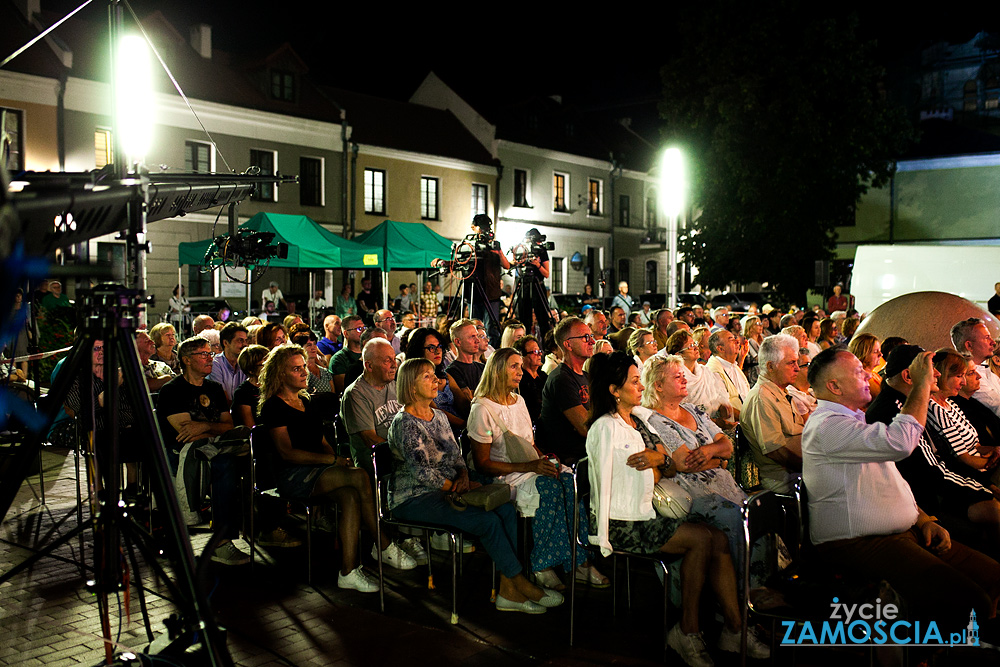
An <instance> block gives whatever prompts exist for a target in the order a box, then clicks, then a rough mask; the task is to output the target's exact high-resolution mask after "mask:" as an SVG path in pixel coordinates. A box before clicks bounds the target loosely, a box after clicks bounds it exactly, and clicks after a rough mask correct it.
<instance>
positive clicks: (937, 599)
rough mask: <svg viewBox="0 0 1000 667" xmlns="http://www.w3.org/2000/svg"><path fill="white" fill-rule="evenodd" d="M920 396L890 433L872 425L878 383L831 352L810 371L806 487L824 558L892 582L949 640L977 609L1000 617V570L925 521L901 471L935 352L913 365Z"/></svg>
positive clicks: (812, 529)
mask: <svg viewBox="0 0 1000 667" xmlns="http://www.w3.org/2000/svg"><path fill="white" fill-rule="evenodd" d="M908 370H909V375H910V377H911V378H912V380H913V388H912V389H911V391H910V395H909V396H908V397H907V399H906V402H905V403H904V404H903V407H902V409H901V410H900V414H899V415H897V416H896V418H895V419H893V420H892V423H890V424H889V425H888V426H887V425H885V424H881V423H876V424H866V423H865V417H864V413H863V412H861V408H862V407H864V406H865V405H867V404H868V402H869V401H870V400H871V392H870V391H869V386H868V374H867V373H866V372H865V370H864V369H863V368H862V367H861V362H860V361H859V360H858V358H857V357H855V356H854V355H853V354H851V353H849V352H848V351H846V350H844V349H843V348H836V347H833V348H829V349H827V350H823V351H822V352H820V353H819V354H818V355H816V357H815V358H814V359H813V360H812V363H811V364H810V367H809V384H810V385H812V388H813V391H815V393H816V398H817V399H818V407H817V408H816V411H815V412H813V414H812V416H811V417H810V418H809V420H808V421H807V422H806V425H805V428H804V430H803V432H802V479H803V481H804V482H805V485H806V488H807V489H808V498H809V515H810V526H809V535H810V537H811V538H812V541H813V543H814V544H816V546H817V550H818V552H819V553H820V555H821V556H822V557H823V558H824V559H826V560H828V561H829V562H831V563H834V564H836V565H837V566H841V567H842V566H847V567H851V568H852V569H855V570H857V571H858V572H860V573H861V574H863V575H864V576H867V577H871V578H875V579H885V580H887V581H888V582H889V583H890V584H891V585H892V587H893V588H894V589H895V590H896V591H897V592H898V593H899V594H901V595H902V596H903V599H904V600H906V603H907V607H908V609H909V610H910V612H911V616H912V617H914V618H919V619H927V620H936V621H938V622H939V623H940V624H941V627H942V631H947V630H955V629H958V628H960V627H961V626H962V625H964V622H965V620H966V619H968V615H969V610H970V609H973V608H974V609H975V610H976V612H977V613H978V614H979V615H980V616H981V617H983V618H992V617H993V616H994V615H995V613H996V604H997V600H998V598H1000V563H997V562H996V561H994V560H993V559H991V558H989V557H988V556H986V555H984V554H981V553H979V552H978V551H975V550H973V549H970V548H969V547H966V546H965V545H962V544H959V543H958V542H954V541H952V540H951V536H950V535H949V534H948V531H947V530H945V529H944V528H943V527H941V526H940V525H939V524H938V523H937V518H936V517H933V516H929V515H927V514H926V513H925V512H923V511H922V510H921V509H920V508H919V507H918V506H917V503H916V501H915V500H914V497H913V493H912V491H911V490H910V487H909V485H908V484H907V483H906V481H905V480H904V479H903V476H902V475H901V474H900V473H899V471H898V470H897V469H896V466H895V465H894V463H895V462H896V461H901V460H903V459H905V458H907V457H908V456H910V454H912V453H913V451H914V450H915V449H916V448H917V446H918V444H919V442H920V437H921V435H922V433H923V427H924V423H925V422H926V419H927V405H928V403H929V402H930V391H931V388H932V386H933V384H934V369H933V367H932V365H931V353H930V352H924V353H921V354H919V355H917V356H916V358H915V359H914V360H913V362H912V363H911V364H910V366H909V368H908Z"/></svg>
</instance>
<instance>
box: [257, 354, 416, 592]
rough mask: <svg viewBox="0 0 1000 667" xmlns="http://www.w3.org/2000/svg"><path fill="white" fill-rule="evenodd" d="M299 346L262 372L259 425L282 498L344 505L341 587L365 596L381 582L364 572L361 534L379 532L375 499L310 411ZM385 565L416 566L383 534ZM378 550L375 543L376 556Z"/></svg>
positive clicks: (277, 357) (365, 480)
mask: <svg viewBox="0 0 1000 667" xmlns="http://www.w3.org/2000/svg"><path fill="white" fill-rule="evenodd" d="M307 363H308V362H307V361H306V352H305V350H303V349H302V348H301V347H299V346H298V345H285V346H282V347H278V348H275V349H274V350H272V351H271V353H270V354H269V355H268V357H267V360H266V361H265V362H264V368H263V370H262V371H261V373H260V403H259V413H260V420H261V422H262V423H263V424H264V425H265V426H266V427H267V429H268V431H269V432H270V435H271V442H272V443H273V445H274V450H275V451H276V452H277V453H278V458H277V460H276V461H275V464H276V468H277V470H276V478H277V485H278V491H279V493H281V495H282V496H286V497H289V498H298V499H302V500H306V499H315V498H319V497H322V498H325V499H327V500H329V501H330V502H331V503H336V504H338V505H339V506H340V512H341V514H340V525H339V528H340V543H341V545H342V546H343V548H342V550H341V553H342V557H341V558H342V561H341V568H340V574H338V576H337V586H338V587H340V588H352V589H354V590H357V591H360V592H362V593H375V592H376V591H378V581H377V580H375V579H374V578H373V577H372V576H371V575H369V574H368V573H367V572H365V571H364V570H363V569H362V568H361V562H360V554H359V552H358V551H359V550H358V536H359V535H358V531H359V530H360V528H361V524H362V523H363V524H364V526H365V528H367V529H368V532H369V533H371V534H372V535H375V534H377V533H376V528H377V527H376V525H375V521H376V518H375V500H374V498H373V497H372V487H371V483H370V482H369V481H368V474H367V473H366V472H365V471H364V470H361V469H360V468H355V467H354V466H353V465H352V464H351V460H350V459H349V458H347V457H343V456H338V455H337V454H335V453H334V451H333V447H331V446H330V443H329V442H327V440H326V438H325V437H324V436H323V421H322V418H321V417H320V416H319V415H318V414H316V413H315V412H314V411H310V410H309V394H308V392H307V391H306V388H307V387H308V384H309V368H308V365H307ZM381 547H382V549H381V556H382V562H383V563H388V564H389V565H392V566H394V567H397V568H399V569H405V570H409V569H413V568H414V567H416V563H415V562H414V561H413V559H412V558H411V557H409V555H407V554H406V553H405V552H403V550H402V549H400V548H399V547H398V546H397V545H395V544H392V543H391V542H390V541H389V540H388V538H386V536H385V535H384V534H383V535H382V545H381ZM378 557H379V549H377V548H376V547H375V545H372V558H378Z"/></svg>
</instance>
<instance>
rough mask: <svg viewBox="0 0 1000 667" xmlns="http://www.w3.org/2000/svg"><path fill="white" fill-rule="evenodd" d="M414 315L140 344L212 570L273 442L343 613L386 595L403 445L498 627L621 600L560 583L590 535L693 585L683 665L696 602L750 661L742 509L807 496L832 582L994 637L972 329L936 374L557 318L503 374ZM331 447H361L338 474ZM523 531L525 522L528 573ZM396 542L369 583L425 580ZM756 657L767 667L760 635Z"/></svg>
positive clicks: (801, 339)
mask: <svg viewBox="0 0 1000 667" xmlns="http://www.w3.org/2000/svg"><path fill="white" fill-rule="evenodd" d="M403 287H406V286H402V287H401V295H403V296H406V295H407V294H408V291H407V290H404V289H403ZM414 291H415V288H414ZM425 292H426V293H427V294H429V295H431V296H430V297H429V299H428V301H431V300H433V295H432V291H431V290H430V289H425ZM622 295H623V297H625V296H627V286H626V290H625V292H623V293H622ZM400 301H401V302H403V303H410V300H409V299H402V297H401V299H400ZM412 304H413V305H412V309H411V310H404V311H402V312H401V313H399V314H398V316H399V317H400V320H401V322H402V324H403V325H404V326H403V327H402V328H401V329H400V330H397V328H396V317H397V314H394V313H393V312H392V311H390V310H377V311H372V312H371V313H370V316H371V320H370V321H371V325H370V326H366V325H365V323H364V320H363V318H362V317H361V316H359V315H356V314H353V312H350V313H348V312H345V313H344V315H343V317H340V316H338V315H329V316H327V317H326V318H325V319H324V321H323V323H322V324H323V331H322V335H321V336H318V335H317V333H314V332H313V331H311V330H310V328H309V326H308V325H307V324H305V323H302V322H301V321H296V322H289V323H288V326H287V328H286V326H285V324H283V323H278V322H268V323H266V324H263V325H261V324H260V323H259V322H258V323H254V322H253V321H245V322H244V323H242V324H241V323H229V324H226V325H225V326H224V327H222V328H221V330H220V331H219V332H218V342H217V343H216V344H215V345H216V349H215V350H214V351H213V343H212V342H211V341H210V340H209V339H208V338H207V337H205V336H201V335H199V336H195V337H192V338H189V339H187V340H185V341H183V342H181V343H180V345H179V346H178V345H176V336H175V334H174V332H173V329H172V327H171V325H169V324H168V325H165V326H164V325H157V326H156V327H153V329H152V330H150V332H149V333H148V334H147V333H146V332H144V331H143V332H140V333H139V335H138V341H137V342H138V349H139V353H140V360H141V361H142V365H143V368H144V370H145V371H146V378H147V382H148V383H149V388H150V390H151V391H158V392H159V398H158V403H157V413H158V417H159V422H160V428H161V430H162V433H163V435H164V437H165V438H166V439H167V440H168V441H172V442H173V447H172V449H173V450H175V451H176V457H175V460H174V461H173V464H174V465H175V469H176V470H177V471H178V472H177V475H178V479H179V480H182V481H183V478H184V472H183V470H184V467H185V464H184V461H185V459H186V458H188V457H189V456H194V455H195V452H198V455H199V456H202V457H205V458H208V459H209V466H210V469H211V476H212V512H213V518H214V520H215V522H216V523H217V524H218V525H222V526H224V527H225V530H224V532H223V534H222V536H221V537H222V539H223V542H222V543H221V544H220V546H219V547H218V548H217V549H216V551H215V553H214V555H213V560H216V561H219V562H222V563H226V564H240V563H243V562H246V560H247V559H248V557H247V555H246V554H244V553H243V552H242V551H240V550H239V549H238V548H237V547H236V545H235V544H234V543H233V541H232V540H233V539H234V538H235V537H236V536H237V535H238V530H239V526H240V525H241V521H240V517H239V516H238V515H239V512H240V507H239V500H238V497H237V496H238V491H237V488H238V486H237V479H238V475H239V474H240V465H241V464H240V461H239V459H240V456H241V454H242V452H241V450H240V449H239V447H238V446H236V445H235V444H234V443H236V442H238V441H240V440H242V439H245V437H246V431H245V430H242V431H241V430H239V429H240V428H243V427H253V426H256V425H260V424H263V425H264V427H265V428H266V430H267V433H268V434H269V436H270V437H269V440H270V442H271V444H272V449H273V452H272V454H273V466H272V468H273V472H274V474H275V478H276V483H277V488H278V490H279V493H280V494H281V496H282V497H283V498H289V499H299V500H309V501H311V502H317V501H318V502H320V504H321V505H323V504H328V505H330V506H331V507H332V506H336V507H337V508H339V513H340V518H339V524H338V526H337V529H338V531H339V536H340V543H341V549H342V554H341V563H340V574H339V576H338V584H339V585H340V586H341V587H343V588H352V589H356V590H359V591H363V592H371V591H376V590H377V589H378V585H377V581H374V580H373V579H372V577H371V576H370V575H369V574H367V573H366V571H365V570H364V568H363V567H362V565H361V550H360V546H359V532H360V529H361V528H364V529H365V530H366V531H368V533H370V536H371V538H374V536H375V534H376V533H375V527H376V524H375V522H376V521H377V518H376V512H375V505H374V500H373V487H372V476H371V475H372V472H373V470H372V468H373V465H372V451H373V447H375V446H376V445H378V444H379V443H382V442H385V441H388V443H389V448H390V450H391V452H392V456H393V459H394V463H395V474H394V475H393V477H392V480H391V484H390V494H389V505H390V508H391V510H392V512H393V514H394V515H395V516H396V517H398V518H400V519H404V520H413V521H420V522H427V523H432V524H437V525H440V526H442V527H451V528H456V529H460V530H461V531H463V532H465V533H467V534H469V535H472V536H474V537H475V538H476V539H477V540H478V541H479V543H480V544H481V545H482V547H483V548H484V549H485V551H486V552H487V554H489V556H490V557H491V558H492V559H493V560H494V562H495V563H496V566H497V569H499V570H500V588H499V594H498V596H497V601H496V607H497V609H498V610H502V611H517V612H525V613H531V614H540V613H544V612H545V611H546V610H547V609H548V608H550V607H554V606H557V605H559V604H560V603H561V602H562V601H563V596H562V594H561V593H560V592H559V591H561V590H563V589H564V588H565V586H566V582H565V580H564V578H565V577H570V576H572V577H574V578H576V580H577V581H579V582H582V583H584V584H587V585H590V586H595V587H602V586H607V585H608V583H609V582H608V578H607V577H606V576H605V575H604V574H602V573H601V572H600V571H598V569H597V568H596V567H595V566H594V564H593V562H592V561H591V554H590V553H589V552H588V551H587V550H586V549H580V550H578V554H577V558H576V561H575V562H574V561H573V559H572V558H571V551H570V545H571V541H572V540H573V539H574V537H573V535H572V534H571V533H572V529H571V527H572V525H573V521H572V519H573V516H574V513H576V515H577V516H580V517H581V521H580V523H581V525H582V526H584V527H587V526H588V525H589V527H590V538H589V539H590V542H591V544H593V545H594V547H595V548H596V552H595V555H596V553H597V552H599V553H600V554H602V555H604V556H608V555H610V554H611V553H612V552H613V551H617V550H624V551H632V552H642V553H657V552H660V553H664V554H668V555H671V556H676V558H677V559H679V563H680V609H681V617H680V622H679V623H678V624H677V625H676V626H675V627H674V628H673V629H672V630H671V631H670V633H669V635H668V643H669V645H670V646H671V647H672V648H674V650H676V651H677V652H678V653H679V654H680V655H681V657H682V658H683V659H684V661H685V662H686V663H687V664H689V665H696V666H704V665H711V664H712V658H711V656H710V655H709V652H708V649H707V647H706V645H705V642H704V640H703V638H702V634H701V624H702V622H703V621H704V619H705V617H706V616H705V615H704V614H701V613H700V612H699V604H700V603H702V602H703V601H704V599H703V596H702V590H703V589H705V588H708V589H709V590H710V591H711V593H712V595H713V597H714V599H715V601H716V602H717V604H718V608H719V611H720V612H721V618H722V628H721V629H720V631H719V635H718V636H719V639H718V647H719V649H720V650H723V651H735V652H739V651H740V637H741V626H742V618H741V612H740V603H739V597H738V589H739V588H740V587H742V585H743V584H742V582H739V583H738V577H737V572H742V570H743V562H744V560H745V559H746V558H747V554H746V548H745V546H744V543H743V534H742V530H743V528H742V520H743V519H742V514H741V508H742V504H743V503H744V501H745V500H746V498H747V491H748V490H749V491H753V490H757V489H758V488H763V489H766V490H770V491H773V492H775V493H779V494H791V493H793V491H794V488H795V486H796V484H797V483H799V481H800V480H801V481H802V482H804V483H805V485H806V487H807V488H808V498H809V511H810V515H811V522H810V534H809V537H810V539H811V541H812V542H813V543H814V544H815V545H816V547H817V549H816V551H817V553H818V557H820V558H823V559H829V561H830V562H831V563H832V564H835V566H836V567H838V568H849V569H852V570H857V571H859V572H861V573H863V574H867V575H870V576H873V577H875V578H877V579H885V580H887V581H888V582H889V583H890V584H891V585H892V587H893V588H894V589H895V590H896V591H897V592H898V593H899V594H900V595H901V596H902V597H903V598H904V600H905V601H906V603H907V608H908V610H909V612H910V613H911V615H913V616H914V617H917V618H925V617H926V618H930V617H934V615H935V614H936V615H937V617H939V618H941V619H948V620H949V621H955V622H957V621H958V620H960V617H961V615H962V614H965V616H966V617H967V616H968V611H969V609H973V608H974V609H975V610H976V611H977V613H978V614H979V615H980V618H981V619H983V620H984V621H985V620H986V619H991V618H993V617H994V616H995V613H996V604H997V600H998V598H1000V564H998V563H997V562H996V560H994V559H995V558H997V557H998V556H1000V501H998V498H1000V488H998V487H997V483H998V482H1000V472H998V470H1000V466H998V464H1000V449H998V448H1000V353H997V354H996V355H995V354H994V352H995V351H996V350H995V345H994V341H993V339H992V337H991V336H990V333H989V331H988V330H987V328H986V326H985V325H984V324H983V322H982V321H979V320H975V319H970V320H964V321H962V322H959V323H957V324H956V325H955V326H954V328H953V329H952V332H951V333H952V342H953V347H952V348H946V349H941V350H938V351H936V352H925V351H923V350H922V349H920V348H919V347H917V346H914V345H909V344H907V342H906V341H905V340H904V339H902V338H895V337H894V338H891V339H886V340H882V341H880V340H879V339H878V338H876V337H875V336H872V335H871V334H867V333H860V334H856V333H855V331H856V329H857V318H856V317H846V314H845V313H844V312H843V311H838V313H835V314H834V315H835V316H834V317H830V318H827V317H819V316H817V315H816V314H814V313H806V312H804V311H798V312H796V313H794V314H787V315H782V313H780V312H778V311H777V310H774V309H769V310H767V312H763V313H760V314H759V315H758V314H750V315H747V316H745V317H742V318H740V319H737V318H736V317H731V316H730V313H729V311H728V309H726V308H717V309H714V310H712V311H710V312H706V311H702V309H701V308H695V307H682V308H679V309H677V310H676V312H675V311H672V310H670V309H660V310H657V311H651V310H649V308H648V304H644V307H643V309H642V310H641V311H640V310H634V311H632V310H631V309H630V308H629V306H630V304H631V300H630V299H626V298H622V299H620V300H619V299H617V298H616V302H615V307H614V309H613V310H612V312H610V313H604V312H602V311H600V310H598V309H597V308H595V307H593V305H591V304H590V303H587V304H586V305H585V306H584V309H585V315H584V317H582V318H581V317H576V316H568V315H566V316H563V317H561V318H559V320H558V322H557V323H556V324H555V327H554V328H553V329H552V330H551V331H547V332H546V333H545V335H544V337H543V338H541V339H540V338H539V337H537V336H536V335H535V331H536V327H537V322H531V323H521V322H517V321H513V320H511V321H507V322H505V323H504V325H503V326H502V327H501V329H500V330H501V331H502V337H501V338H500V340H497V341H494V342H495V343H497V344H498V345H499V347H498V348H494V347H493V346H492V345H491V344H490V341H489V340H488V337H487V329H486V327H485V326H484V323H483V322H482V321H479V320H475V319H467V318H460V319H457V320H454V321H449V320H448V318H447V317H438V318H437V321H436V324H435V326H433V327H420V326H418V321H417V319H416V312H415V311H416V309H417V308H418V307H419V306H420V304H419V303H417V301H416V299H414V300H412ZM431 305H433V304H431ZM432 310H434V309H433V308H429V311H432ZM434 314H436V313H434ZM901 333H905V332H901ZM175 348H176V349H175ZM890 352H891V353H890ZM98 353H99V350H97V349H96V348H95V364H96V363H97V354H98ZM987 361H990V362H991V364H990V365H989V366H987V365H984V363H985V362H987ZM97 368H98V366H97V365H95V378H94V386H95V395H96V394H98V393H99V391H103V386H104V385H103V377H102V376H100V375H99V374H98V373H97V371H96V369H97ZM994 369H995V370H994ZM76 396H77V398H76V399H74V400H75V402H74V403H73V404H72V405H71V407H73V408H74V409H79V405H78V402H79V399H78V396H79V391H78V390H77V392H76ZM327 399H329V400H327ZM123 407H124V408H125V409H124V410H123V414H125V415H127V414H128V409H129V406H128V405H127V404H126V405H124V406H123ZM335 417H336V418H335ZM329 421H336V422H337V424H336V428H337V429H341V435H342V436H343V438H341V436H337V438H336V440H337V441H339V442H346V443H349V447H347V448H345V449H344V450H343V452H342V453H341V452H340V451H338V450H337V449H336V445H337V443H336V442H333V441H332V438H333V434H334V433H336V431H331V430H329V429H328V428H327V427H326V425H325V424H324V422H329ZM126 426H128V424H126ZM97 428H98V430H100V429H101V428H102V425H101V424H100V423H99V424H98V425H97ZM737 433H740V434H741V437H742V442H744V443H745V451H743V452H742V460H739V459H740V457H739V456H737V455H738V454H739V452H736V451H735V449H736V448H735V447H734V445H735V444H737ZM463 441H464V442H465V448H466V449H465V451H463V447H462V444H460V443H463ZM206 445H207V447H206ZM130 456H131V454H130ZM136 456H138V455H136ZM583 457H588V460H589V466H588V470H589V478H590V486H591V489H592V491H591V495H590V500H589V507H583V506H580V507H574V506H573V502H572V498H573V495H572V489H573V479H572V476H571V474H570V473H571V469H570V468H569V467H568V466H570V465H572V464H574V463H576V462H577V461H579V460H580V459H582V458H583ZM662 477H669V478H673V479H674V481H675V482H676V483H677V484H678V485H679V486H680V487H681V488H683V489H684V490H685V491H686V492H687V493H688V494H689V495H690V497H691V499H692V504H691V507H690V510H689V512H688V513H687V515H686V516H684V517H683V518H667V517H664V516H660V515H658V514H657V513H656V511H655V510H654V506H653V503H652V497H653V488H654V485H656V484H657V482H658V481H659V480H660V479H661V478H662ZM494 480H500V481H503V482H506V483H507V484H509V485H510V487H511V493H512V499H513V503H511V504H503V505H500V506H499V507H498V508H496V509H493V510H491V511H486V510H483V509H480V508H476V507H468V508H461V509H460V508H457V507H456V506H455V504H454V502H453V497H452V496H453V494H456V493H457V494H461V493H463V492H466V491H468V490H470V489H474V488H476V487H478V486H480V485H481V484H486V483H490V482H492V481H494ZM128 482H129V483H130V484H131V483H133V482H134V478H133V476H132V475H131V474H130V476H129V479H128ZM188 491H191V490H190V489H186V487H185V486H184V485H183V484H179V485H178V493H179V494H182V493H185V492H188ZM280 510H281V508H280V507H279V508H275V507H273V506H272V507H271V508H267V507H266V506H265V507H263V508H261V512H260V513H261V521H260V527H261V534H260V535H259V536H257V540H258V543H260V544H262V545H265V546H276V547H281V546H296V545H298V544H300V542H301V541H300V540H298V539H296V538H294V537H293V536H292V535H291V534H289V533H288V532H286V531H285V529H284V528H283V527H282V526H281V525H280V523H281V518H282V514H283V513H282V512H281V511H280ZM322 511H323V512H324V513H329V512H330V511H331V510H330V509H324V510H322ZM518 513H519V514H520V515H522V516H525V517H534V520H533V521H532V523H531V528H532V532H533V538H534V539H533V548H532V549H531V551H530V553H529V554H528V555H527V557H526V560H527V561H528V562H522V561H521V559H520V557H519V555H518V554H519V551H518V548H517V546H518V545H517V542H518V535H517V531H516V529H515V518H516V516H517V514H518ZM324 516H325V514H324ZM319 523H320V524H322V525H325V526H327V527H331V526H332V523H331V522H330V521H328V520H324V519H323V518H321V519H320V521H319ZM382 536H383V537H382V543H381V544H379V545H377V546H376V545H373V547H372V557H373V558H381V559H382V561H383V562H384V563H386V564H389V565H391V566H393V567H396V568H399V569H404V570H405V569H411V568H413V567H415V566H416V565H417V564H418V563H420V562H426V559H427V557H428V556H427V552H426V551H425V550H424V545H422V544H421V542H420V540H419V539H418V538H416V537H408V536H405V535H403V534H401V533H400V534H396V533H387V532H386V531H383V532H382ZM394 540H395V541H394ZM427 546H428V548H429V547H430V546H432V545H427ZM928 576H933V578H934V581H935V585H934V586H927V585H926V583H924V581H923V580H924V579H925V578H927V577H928ZM747 651H748V655H750V656H751V657H757V658H760V657H766V656H768V655H769V650H768V648H767V647H766V646H765V645H764V644H763V643H762V642H761V641H760V640H759V639H758V638H757V636H756V634H755V632H754V631H753V630H751V631H750V632H749V633H748V649H747Z"/></svg>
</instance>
